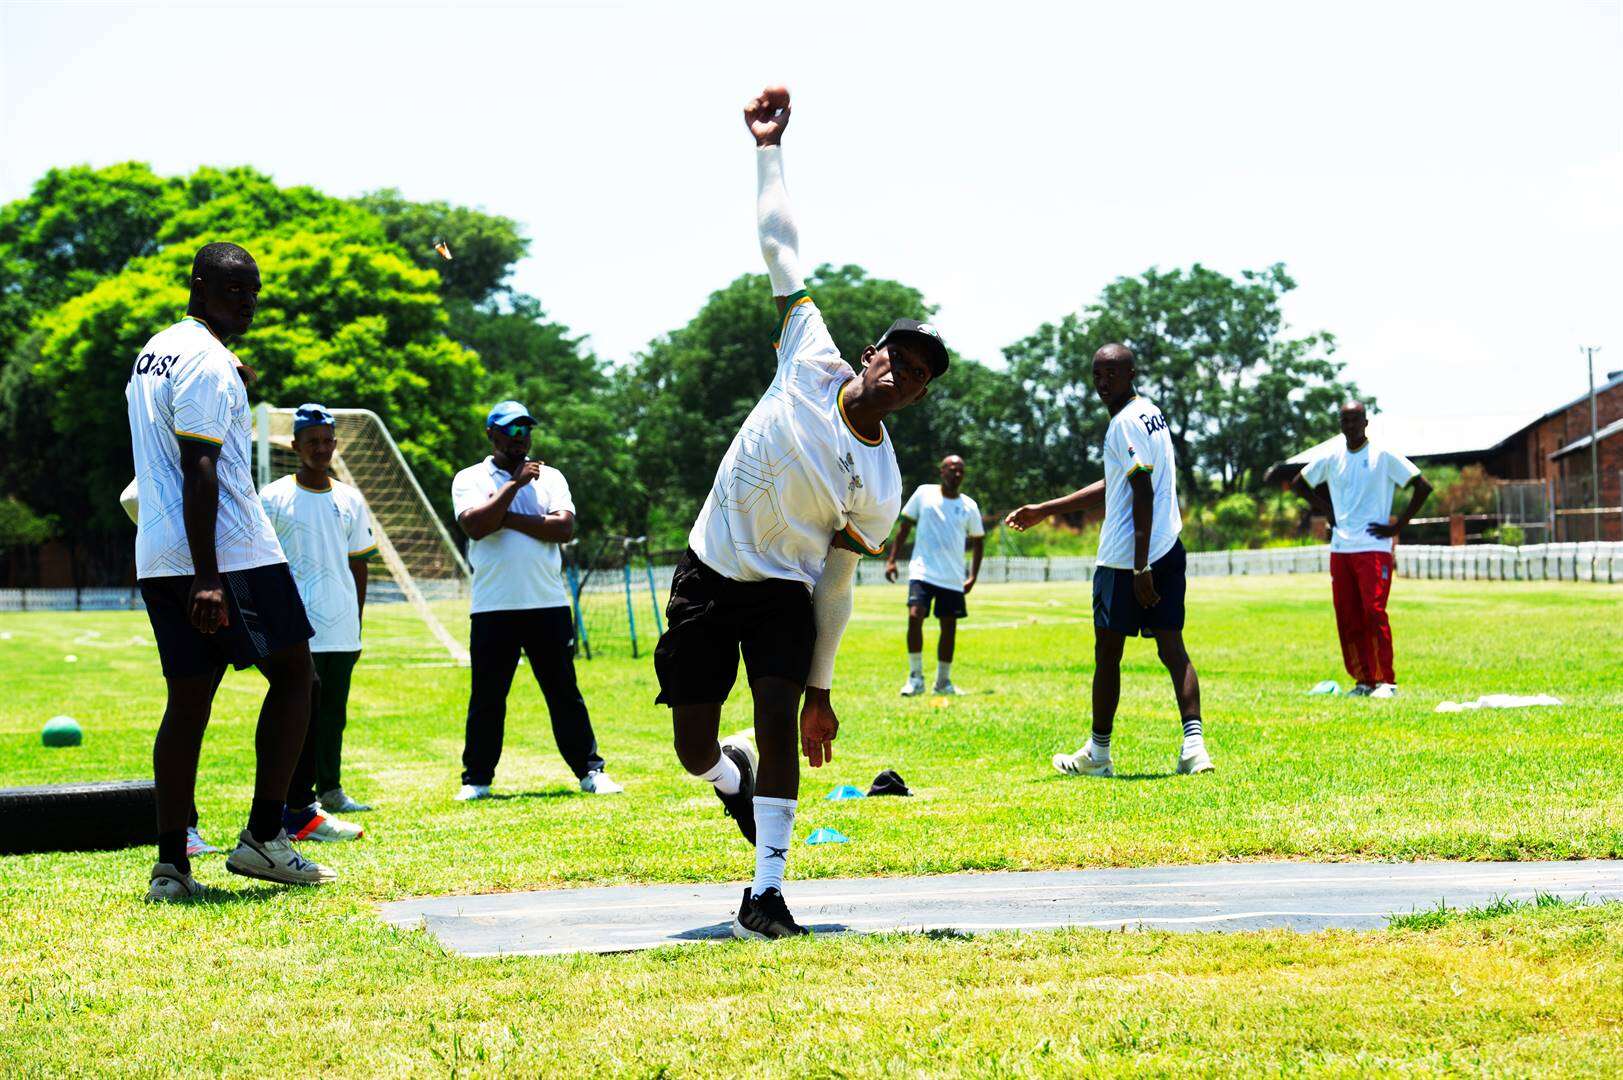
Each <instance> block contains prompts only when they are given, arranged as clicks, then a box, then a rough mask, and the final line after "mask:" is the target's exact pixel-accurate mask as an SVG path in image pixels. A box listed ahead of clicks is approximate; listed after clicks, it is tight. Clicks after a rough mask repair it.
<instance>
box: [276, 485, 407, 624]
mask: <svg viewBox="0 0 1623 1080" xmlns="http://www.w3.org/2000/svg"><path fill="white" fill-rule="evenodd" d="M331 485H332V486H331V487H328V488H325V489H323V490H320V491H317V490H315V489H313V488H307V487H305V486H304V485H303V484H300V483H299V480H298V477H297V476H295V475H292V474H289V475H287V476H284V477H282V478H281V479H279V480H272V481H271V482H270V483H268V484H266V485H265V487H264V490H262V491H261V492H260V493H259V499H260V502H262V503H264V506H265V513H266V515H267V516H269V518H270V522H271V525H272V526H273V527H274V528H275V529H276V538H277V539H278V540H280V541H281V542H282V550H283V551H284V552H286V553H287V563H288V569H290V570H292V571H293V581H294V583H295V584H296V585H297V586H298V587H299V598H300V599H301V600H303V601H304V611H305V614H307V615H309V616H310V625H311V626H312V627H314V628H315V632H316V636H315V637H313V638H311V639H310V651H311V652H318V653H328V652H360V651H361V607H360V601H359V599H358V598H357V597H356V595H355V576H354V575H353V574H352V573H351V572H350V569H349V564H350V560H352V559H370V558H372V556H374V555H376V554H377V551H378V545H377V541H375V540H374V539H373V538H372V515H371V514H370V513H368V512H367V509H366V500H365V499H363V498H362V497H361V493H360V492H359V491H357V490H356V489H355V488H352V487H350V486H349V485H348V484H343V483H339V482H338V481H337V480H333V481H331Z"/></svg>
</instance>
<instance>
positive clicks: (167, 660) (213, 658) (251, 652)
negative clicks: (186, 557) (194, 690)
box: [140, 563, 315, 679]
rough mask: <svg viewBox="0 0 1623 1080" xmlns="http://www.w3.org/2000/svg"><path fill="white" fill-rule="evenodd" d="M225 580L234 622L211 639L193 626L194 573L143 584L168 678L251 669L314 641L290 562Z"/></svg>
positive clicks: (230, 573)
mask: <svg viewBox="0 0 1623 1080" xmlns="http://www.w3.org/2000/svg"><path fill="white" fill-rule="evenodd" d="M220 580H221V582H222V583H224V585H225V604H226V609H227V610H228V611H229V613H230V619H231V622H230V624H229V625H227V626H222V627H221V628H220V629H219V630H217V631H215V632H214V633H212V634H204V633H201V632H200V631H198V629H197V628H196V627H194V626H193V625H192V620H191V617H190V606H189V603H188V600H189V597H190V595H191V590H192V578H191V575H190V574H186V575H183V576H180V577H156V578H144V579H143V580H142V581H141V583H140V584H141V599H142V600H144V601H145V602H146V606H147V618H148V619H149V620H150V621H151V622H152V636H153V638H154V639H155V640H156V641H157V643H158V658H159V660H161V661H162V662H163V675H164V678H166V679H185V678H189V677H191V676H193V675H202V674H204V673H206V672H210V671H216V670H218V669H221V668H223V667H225V665H227V664H231V665H232V666H234V667H236V668H239V669H240V668H245V667H252V666H253V665H255V664H257V663H259V662H260V661H261V660H263V659H265V657H267V656H269V655H271V654H272V653H274V652H280V651H281V650H282V649H285V648H287V647H288V646H289V645H297V644H298V643H299V642H301V641H309V640H310V638H312V637H314V636H315V631H314V630H312V629H311V628H310V620H309V618H308V617H307V616H306V615H305V613H304V601H302V600H300V599H299V588H298V586H297V585H295V584H294V583H293V573H292V571H290V570H289V569H288V567H287V563H276V564H274V565H271V566H256V567H254V568H253V569H252V570H228V571H226V572H225V573H223V574H221V575H220Z"/></svg>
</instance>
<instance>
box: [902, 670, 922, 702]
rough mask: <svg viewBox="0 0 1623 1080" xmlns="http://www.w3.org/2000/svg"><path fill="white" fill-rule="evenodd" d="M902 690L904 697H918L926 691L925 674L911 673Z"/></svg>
mask: <svg viewBox="0 0 1623 1080" xmlns="http://www.w3.org/2000/svg"><path fill="white" fill-rule="evenodd" d="M901 692H902V696H903V697H918V696H919V695H920V694H922V693H924V676H923V675H909V676H908V677H907V681H906V682H905V683H903V684H902V691H901Z"/></svg>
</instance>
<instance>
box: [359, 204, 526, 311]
mask: <svg viewBox="0 0 1623 1080" xmlns="http://www.w3.org/2000/svg"><path fill="white" fill-rule="evenodd" d="M356 204H357V205H358V206H359V207H360V208H362V209H363V210H366V211H368V212H369V213H371V214H372V215H374V216H375V217H377V218H378V220H380V221H382V222H383V227H384V231H385V233H386V234H387V236H388V239H389V240H390V241H391V242H392V243H394V244H397V245H398V246H399V247H400V249H401V250H402V251H404V252H405V253H406V254H407V256H408V257H410V259H411V260H412V261H413V262H415V263H416V264H417V265H418V266H420V267H422V268H423V269H425V270H432V271H434V273H435V274H436V275H437V276H438V277H439V279H440V295H442V296H444V297H445V298H446V299H447V300H460V301H465V302H467V303H469V304H476V305H477V304H484V303H486V302H487V301H489V300H491V299H492V298H493V297H495V296H496V295H497V294H498V293H501V292H504V291H505V290H506V281H507V277H508V275H509V274H510V273H511V272H512V269H513V264H514V263H516V262H518V261H519V260H520V259H522V258H523V257H524V256H525V255H526V254H527V253H528V252H529V249H530V242H529V240H527V239H525V237H524V234H523V232H522V231H521V230H520V229H519V227H518V223H517V222H516V221H514V220H512V219H511V218H506V217H501V216H499V215H497V214H487V213H485V212H483V211H481V210H471V209H469V208H468V207H465V206H452V205H451V204H449V203H444V202H412V201H410V200H408V199H406V198H405V197H403V196H402V195H401V194H400V192H399V191H397V190H395V189H394V188H384V189H382V190H381V191H374V192H371V193H369V194H367V195H363V196H361V198H359V199H357V200H356ZM438 240H444V241H445V242H446V243H447V244H449V245H450V249H451V258H450V259H446V258H444V257H443V256H442V255H440V253H439V252H438V251H436V250H434V244H435V242H436V241H438Z"/></svg>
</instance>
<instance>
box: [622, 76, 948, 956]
mask: <svg viewBox="0 0 1623 1080" xmlns="http://www.w3.org/2000/svg"><path fill="white" fill-rule="evenodd" d="M744 121H745V123H746V124H747V125H748V126H749V129H750V133H751V134H752V135H753V136H754V137H755V144H756V175H757V179H758V183H759V192H758V196H757V201H756V213H757V222H758V225H759V229H760V241H761V253H762V255H763V256H765V258H766V266H767V272H768V274H769V276H770V277H771V280H772V292H773V297H774V299H775V301H776V302H777V306H778V311H779V313H780V314H781V316H782V320H783V321H782V324H781V326H780V329H779V335H778V341H777V373H776V375H775V376H774V377H773V379H772V384H771V385H770V386H769V387H768V388H767V391H766V393H765V395H763V396H762V398H761V400H760V401H759V403H757V404H756V406H755V409H754V411H752V412H751V413H750V415H749V417H748V418H747V419H746V420H745V421H744V425H743V427H741V428H740V429H739V431H738V434H737V435H735V436H734V437H733V441H732V445H731V446H729V447H728V448H727V453H726V455H725V456H724V457H723V458H722V460H721V466H720V468H718V469H717V470H716V479H715V483H714V484H713V485H712V487H711V489H710V494H709V496H708V497H707V498H706V500H705V504H704V508H703V510H701V511H700V512H699V518H698V520H697V521H696V522H694V525H693V529H692V531H691V532H690V533H689V534H688V550H687V552H686V553H685V554H684V555H683V556H682V559H681V561H680V562H679V563H678V564H677V567H676V573H675V576H674V578H673V579H672V582H671V599H670V604H669V606H668V607H667V608H666V623H667V629H666V631H665V634H664V636H663V637H661V638H660V640H659V645H658V647H657V648H656V649H655V650H654V668H655V671H656V672H657V674H658V677H659V686H660V693H659V697H658V699H657V700H658V701H659V702H661V703H663V704H665V705H669V706H670V707H671V718H672V726H673V727H674V729H675V736H676V754H677V757H678V758H679V759H680V760H681V762H682V765H683V767H684V768H686V769H687V771H688V772H690V773H692V774H693V775H694V776H697V777H701V778H702V779H704V780H706V781H708V782H709V783H710V784H712V785H714V787H715V791H716V794H717V795H718V796H719V797H720V799H721V801H722V804H723V806H725V807H726V809H727V812H728V813H729V814H730V815H731V816H732V817H733V818H734V819H735V820H736V821H737V823H738V827H739V830H740V831H741V832H743V834H744V837H745V839H747V840H749V841H750V842H751V843H753V844H754V845H755V879H754V881H753V883H752V884H751V885H750V886H749V887H748V888H746V889H745V890H744V897H743V901H742V903H741V904H740V905H739V909H738V916H737V918H736V919H735V920H734V922H733V933H734V935H736V936H738V937H747V938H780V937H788V936H791V935H795V934H804V933H806V932H807V931H806V930H805V929H803V928H802V927H800V926H799V925H798V924H796V922H795V920H794V917H793V916H792V915H791V914H790V913H789V908H788V906H787V905H786V904H785V903H784V899H783V891H782V886H783V873H784V865H785V862H786V860H787V858H788V854H789V848H790V845H791V843H792V833H793V829H794V818H795V803H796V799H797V798H798V795H799V790H800V765H799V759H798V757H797V755H796V747H795V714H796V710H797V708H798V709H799V713H800V750H801V751H802V752H804V753H805V755H806V759H807V760H808V761H809V762H810V763H811V765H812V767H813V768H816V767H818V766H820V765H822V764H823V762H824V761H828V760H832V758H833V750H834V746H833V744H834V738H835V735H836V734H837V732H838V730H839V722H838V720H837V718H836V717H835V714H834V708H833V705H832V704H831V702H830V698H829V688H830V687H831V686H832V685H833V675H834V656H835V653H836V652H837V651H838V649H839V644H840V637H841V635H842V634H843V633H844V632H845V624H846V622H847V620H849V618H850V615H851V585H852V579H853V578H854V576H855V573H856V565H857V559H858V558H859V557H860V555H861V554H864V553H865V554H869V555H878V554H879V553H880V551H881V549H882V548H883V545H884V543H885V540H886V538H887V537H888V536H889V535H890V529H891V526H892V525H893V524H894V523H895V521H896V511H897V508H898V507H900V505H901V485H902V482H901V473H900V471H899V470H898V469H897V466H896V454H895V451H894V449H893V448H892V446H891V443H890V436H889V434H887V433H886V431H885V425H884V423H883V421H884V419H885V417H886V416H888V415H890V414H891V413H893V412H896V411H897V410H898V409H902V408H905V407H906V406H908V405H911V404H912V403H913V402H915V401H918V400H919V399H920V398H922V397H924V395H925V392H926V390H927V389H928V386H929V383H930V381H931V379H933V378H936V377H939V376H940V375H941V373H942V372H943V371H945V370H946V368H947V350H946V347H945V346H944V345H942V343H941V339H940V336H939V335H938V334H937V333H936V332H935V329H934V328H933V327H931V326H929V325H927V324H923V323H918V322H914V321H913V320H911V319H898V320H897V321H896V322H895V323H893V324H892V325H891V327H890V329H889V330H887V331H886V332H885V334H884V336H883V337H881V338H880V339H879V341H878V342H877V343H875V344H873V345H870V346H868V347H867V348H865V349H864V350H863V351H862V372H861V373H860V374H857V373H854V372H853V371H852V370H851V367H850V365H849V364H847V363H846V362H845V360H843V359H842V358H841V357H840V353H839V350H838V348H837V347H836V346H835V344H834V340H833V338H832V337H831V336H830V335H829V331H828V327H827V326H825V325H824V323H823V316H822V315H821V313H819V311H818V310H817V305H816V304H814V303H813V302H812V298H811V297H810V296H809V295H807V293H806V292H805V290H804V281H803V279H802V277H801V273H800V258H799V254H798V248H799V235H798V232H797V230H796V227H795V222H794V217H793V215H792V214H791V212H790V209H789V198H788V193H787V191H786V190H785V188H784V181H783V157H782V150H781V149H780V148H779V141H780V140H781V139H782V138H783V132H784V129H785V128H786V127H787V126H788V123H789V92H788V91H787V90H785V89H784V88H783V87H769V88H767V89H766V90H764V91H762V92H761V95H760V96H759V97H757V98H755V99H754V100H752V101H750V102H749V104H748V105H746V106H745V108H744ZM740 653H742V654H743V657H744V669H745V674H746V677H747V678H748V680H749V686H750V693H751V694H752V696H753V697H754V701H755V738H756V740H757V741H758V743H759V745H760V754H759V758H758V759H757V758H756V756H755V755H754V754H753V752H752V750H751V748H750V745H749V743H748V742H747V741H745V740H742V739H736V738H735V739H729V740H728V742H727V743H726V744H725V745H723V744H721V743H719V742H718V741H717V736H718V734H719V732H720V724H721V707H722V704H723V703H724V702H725V701H726V700H727V695H728V693H729V692H730V691H731V689H732V686H733V682H734V681H735V680H736V679H737V677H738V658H739V655H740ZM802 690H804V692H805V699H806V700H805V705H804V706H803V707H801V692H802Z"/></svg>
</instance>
